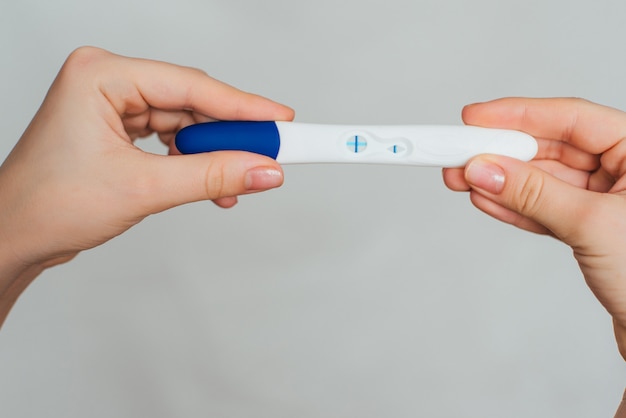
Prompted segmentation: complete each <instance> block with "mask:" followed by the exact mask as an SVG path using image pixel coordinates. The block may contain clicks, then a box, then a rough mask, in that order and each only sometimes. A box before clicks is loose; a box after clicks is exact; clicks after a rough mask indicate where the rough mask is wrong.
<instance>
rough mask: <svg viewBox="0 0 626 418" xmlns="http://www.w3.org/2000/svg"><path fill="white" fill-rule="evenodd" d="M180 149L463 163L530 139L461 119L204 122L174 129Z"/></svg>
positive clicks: (531, 149) (299, 160) (509, 150)
mask: <svg viewBox="0 0 626 418" xmlns="http://www.w3.org/2000/svg"><path fill="white" fill-rule="evenodd" d="M175 141H176V147H177V148H178V150H179V151H180V152H181V153H183V154H196V153H202V152H212V151H224V150H231V151H249V152H254V153H257V154H263V155H266V156H268V157H271V158H274V159H275V160H276V161H277V162H278V163H280V164H306V163H369V164H401V165H416V166H427V167H462V166H464V165H465V164H466V163H467V162H468V161H469V160H470V159H471V158H472V157H474V156H476V155H479V154H499V155H506V156H509V157H513V158H516V159H519V160H523V161H528V160H531V159H532V158H533V157H534V156H535V154H536V153H537V142H536V141H535V139H534V138H533V137H532V136H530V135H528V134H525V133H523V132H519V131H512V130H505V129H492V128H480V127H476V126H463V125H458V126H455V125H450V126H447V125H379V126H374V125H372V126H367V125H364V126H360V125H323V124H310V123H297V122H207V123H199V124H195V125H190V126H188V127H186V128H183V129H182V130H181V131H179V132H178V134H177V135H176V140H175Z"/></svg>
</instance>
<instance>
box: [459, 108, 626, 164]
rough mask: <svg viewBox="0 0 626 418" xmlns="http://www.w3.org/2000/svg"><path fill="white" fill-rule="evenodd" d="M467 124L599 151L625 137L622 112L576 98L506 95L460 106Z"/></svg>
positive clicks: (593, 151)
mask: <svg viewBox="0 0 626 418" xmlns="http://www.w3.org/2000/svg"><path fill="white" fill-rule="evenodd" d="M462 116H463V121H464V122H465V123H466V124H468V125H477V126H484V127H491V128H501V129H514V130H519V131H523V132H526V133H528V134H530V135H532V136H534V137H537V138H543V139H551V140H558V141H564V142H567V143H569V144H571V145H573V146H575V147H576V148H579V149H581V150H583V151H587V152H590V153H593V154H600V153H603V152H605V151H606V150H608V149H610V148H611V147H613V146H614V145H615V144H616V143H618V142H619V141H620V140H622V139H623V138H625V137H626V113H624V112H622V111H620V110H617V109H614V108H611V107H607V106H602V105H599V104H596V103H592V102H589V101H587V100H583V99H577V98H554V99H527V98H506V99H498V100H494V101H491V102H486V103H477V104H473V105H469V106H466V107H465V108H464V109H463V114H462Z"/></svg>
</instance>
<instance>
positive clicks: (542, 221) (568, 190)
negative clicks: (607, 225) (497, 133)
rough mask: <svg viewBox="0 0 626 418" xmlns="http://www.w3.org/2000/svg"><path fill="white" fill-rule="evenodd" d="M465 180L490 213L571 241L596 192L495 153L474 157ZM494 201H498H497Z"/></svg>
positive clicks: (523, 227)
mask: <svg viewBox="0 0 626 418" xmlns="http://www.w3.org/2000/svg"><path fill="white" fill-rule="evenodd" d="M465 180H466V181H467V183H468V184H469V185H470V187H471V188H472V190H473V191H474V192H475V193H477V194H478V195H479V196H476V198H475V199H474V198H473V201H474V204H475V205H476V206H477V207H478V208H479V209H481V210H483V211H485V212H487V213H488V214H489V215H491V216H493V217H495V218H497V219H500V220H502V221H504V222H507V223H511V224H514V225H516V226H518V227H520V228H522V229H526V230H530V231H533V232H542V233H552V234H554V235H556V236H557V237H558V238H560V239H561V240H563V241H565V242H567V243H568V244H572V242H570V241H571V239H573V237H572V234H573V233H575V232H577V231H578V229H579V227H580V223H581V219H582V217H583V216H584V214H586V213H589V210H588V209H589V205H591V204H593V203H592V202H593V200H594V199H590V197H591V196H590V195H591V194H593V192H589V191H587V190H584V189H581V188H578V187H575V186H572V185H570V184H568V183H566V182H564V181H562V180H560V179H558V178H556V177H554V176H552V175H550V174H548V173H547V172H545V171H543V170H541V169H539V168H537V167H535V166H533V165H531V164H528V163H525V162H522V161H519V160H516V159H513V158H509V157H503V156H496V155H482V156H479V157H476V158H475V159H473V160H471V161H470V162H469V164H468V165H467V167H466V169H465ZM494 203H495V204H494Z"/></svg>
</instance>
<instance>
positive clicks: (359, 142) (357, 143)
mask: <svg viewBox="0 0 626 418" xmlns="http://www.w3.org/2000/svg"><path fill="white" fill-rule="evenodd" d="M346 145H347V146H348V149H349V150H351V151H353V152H354V153H359V152H362V151H365V148H367V141H366V140H365V139H362V138H359V136H358V135H354V136H353V137H352V138H350V139H349V140H348V142H346Z"/></svg>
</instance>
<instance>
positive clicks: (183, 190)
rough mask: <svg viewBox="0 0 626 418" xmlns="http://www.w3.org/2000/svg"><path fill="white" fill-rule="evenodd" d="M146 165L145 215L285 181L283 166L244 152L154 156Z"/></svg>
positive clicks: (147, 160) (143, 185) (277, 184)
mask: <svg viewBox="0 0 626 418" xmlns="http://www.w3.org/2000/svg"><path fill="white" fill-rule="evenodd" d="M144 156H145V157H146V158H145V160H144V161H143V164H142V169H143V170H142V173H143V174H144V175H142V176H141V178H142V180H141V181H142V183H144V184H142V185H140V189H141V191H142V192H145V193H140V198H141V199H142V200H143V201H142V202H141V205H139V207H141V208H142V210H143V211H144V212H146V213H145V214H146V215H147V214H151V213H157V212H161V211H164V210H167V209H170V208H173V207H175V206H179V205H182V204H185V203H190V202H196V201H200V200H216V199H220V198H224V197H232V196H238V195H242V194H249V193H254V192H260V191H264V190H268V189H271V188H274V187H278V186H280V185H282V183H283V171H282V169H281V167H280V165H279V164H278V163H277V162H276V161H274V160H273V159H271V158H269V157H265V156H262V155H258V154H253V153H248V152H241V151H218V152H211V153H201V154H190V155H168V156H165V155H152V154H144Z"/></svg>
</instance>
